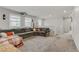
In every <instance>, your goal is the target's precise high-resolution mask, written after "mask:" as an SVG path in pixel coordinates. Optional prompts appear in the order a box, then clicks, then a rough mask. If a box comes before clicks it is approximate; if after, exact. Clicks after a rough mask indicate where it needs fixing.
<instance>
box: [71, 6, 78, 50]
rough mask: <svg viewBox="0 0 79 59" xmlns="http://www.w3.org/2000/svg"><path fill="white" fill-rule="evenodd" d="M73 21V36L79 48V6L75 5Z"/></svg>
mask: <svg viewBox="0 0 79 59" xmlns="http://www.w3.org/2000/svg"><path fill="white" fill-rule="evenodd" d="M72 17H73V22H72V37H73V39H74V41H75V44H76V46H77V48H78V50H79V7H75V9H74V11H73V13H72Z"/></svg>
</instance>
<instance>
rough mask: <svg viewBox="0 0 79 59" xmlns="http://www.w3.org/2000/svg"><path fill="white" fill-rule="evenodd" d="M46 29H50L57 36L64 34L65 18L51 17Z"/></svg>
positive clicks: (46, 22) (48, 19)
mask: <svg viewBox="0 0 79 59" xmlns="http://www.w3.org/2000/svg"><path fill="white" fill-rule="evenodd" d="M45 27H49V28H50V29H51V31H55V33H56V34H62V33H63V17H50V18H47V19H46V20H45Z"/></svg>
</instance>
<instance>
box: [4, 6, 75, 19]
mask: <svg viewBox="0 0 79 59" xmlns="http://www.w3.org/2000/svg"><path fill="white" fill-rule="evenodd" d="M4 7H5V8H8V9H12V10H15V11H18V12H26V13H28V14H30V15H34V16H38V17H41V18H49V17H60V16H65V15H68V14H70V13H71V12H72V10H73V8H74V7H73V6H4Z"/></svg>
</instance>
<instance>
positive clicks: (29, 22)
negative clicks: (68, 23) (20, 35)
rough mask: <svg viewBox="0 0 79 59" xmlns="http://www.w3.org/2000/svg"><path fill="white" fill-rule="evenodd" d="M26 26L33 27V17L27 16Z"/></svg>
mask: <svg viewBox="0 0 79 59" xmlns="http://www.w3.org/2000/svg"><path fill="white" fill-rule="evenodd" d="M25 26H26V27H31V26H32V19H31V18H26V17H25Z"/></svg>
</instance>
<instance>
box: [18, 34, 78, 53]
mask: <svg viewBox="0 0 79 59" xmlns="http://www.w3.org/2000/svg"><path fill="white" fill-rule="evenodd" d="M19 49H20V51H22V52H77V51H78V50H77V48H76V46H75V43H74V41H73V39H72V38H68V37H65V36H63V35H61V36H49V37H42V36H33V37H30V38H26V39H24V46H23V47H21V48H19Z"/></svg>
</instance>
